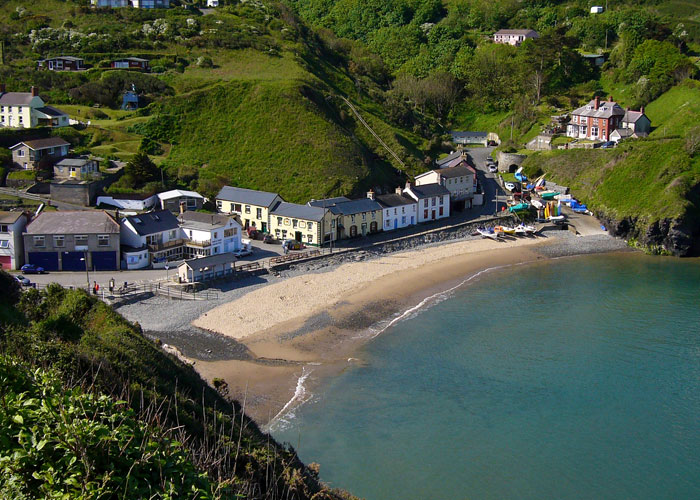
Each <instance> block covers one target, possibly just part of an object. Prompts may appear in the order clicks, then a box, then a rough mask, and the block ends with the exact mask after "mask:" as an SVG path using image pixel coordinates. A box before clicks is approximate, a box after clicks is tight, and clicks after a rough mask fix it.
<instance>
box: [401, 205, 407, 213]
mask: <svg viewBox="0 0 700 500" xmlns="http://www.w3.org/2000/svg"><path fill="white" fill-rule="evenodd" d="M401 213H402V214H405V213H406V207H405V206H403V207H401Z"/></svg>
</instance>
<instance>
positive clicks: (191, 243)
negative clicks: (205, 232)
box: [185, 240, 211, 248]
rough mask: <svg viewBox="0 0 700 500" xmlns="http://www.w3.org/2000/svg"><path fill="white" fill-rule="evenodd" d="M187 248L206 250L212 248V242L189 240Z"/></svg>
mask: <svg viewBox="0 0 700 500" xmlns="http://www.w3.org/2000/svg"><path fill="white" fill-rule="evenodd" d="M185 246H187V247H198V248H206V247H209V246H211V240H207V241H193V240H188V241H186V242H185Z"/></svg>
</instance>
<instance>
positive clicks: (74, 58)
mask: <svg viewBox="0 0 700 500" xmlns="http://www.w3.org/2000/svg"><path fill="white" fill-rule="evenodd" d="M54 59H64V60H66V61H82V60H83V58H82V57H75V56H55V57H47V58H46V59H41V61H53V60H54Z"/></svg>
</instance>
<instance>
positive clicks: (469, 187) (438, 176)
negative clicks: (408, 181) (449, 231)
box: [415, 161, 476, 208]
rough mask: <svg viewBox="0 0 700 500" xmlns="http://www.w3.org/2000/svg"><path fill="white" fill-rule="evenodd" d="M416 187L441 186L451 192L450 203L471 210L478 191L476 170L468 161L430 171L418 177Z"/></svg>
mask: <svg viewBox="0 0 700 500" xmlns="http://www.w3.org/2000/svg"><path fill="white" fill-rule="evenodd" d="M415 182H416V186H426V185H428V184H440V185H441V186H444V187H445V188H447V190H448V191H449V192H450V201H451V202H452V204H453V205H458V208H471V202H472V199H473V198H474V192H475V191H476V170H474V169H473V168H472V167H470V166H469V165H468V164H467V162H466V161H462V162H461V163H459V164H458V165H455V166H454V167H447V168H441V169H438V170H430V171H428V172H425V173H423V174H420V175H417V176H416V179H415Z"/></svg>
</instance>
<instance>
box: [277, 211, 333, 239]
mask: <svg viewBox="0 0 700 500" xmlns="http://www.w3.org/2000/svg"><path fill="white" fill-rule="evenodd" d="M270 234H272V235H274V236H275V238H276V239H278V240H296V241H300V242H301V243H304V244H305V245H312V246H320V245H321V243H322V241H328V240H329V239H330V238H331V236H332V232H331V216H330V212H329V210H327V209H324V208H321V207H312V206H309V205H297V204H296V203H287V202H286V201H281V202H279V203H277V204H276V205H275V206H274V207H273V208H272V210H271V211H270ZM322 234H325V238H324V237H322V236H321V235H322Z"/></svg>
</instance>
